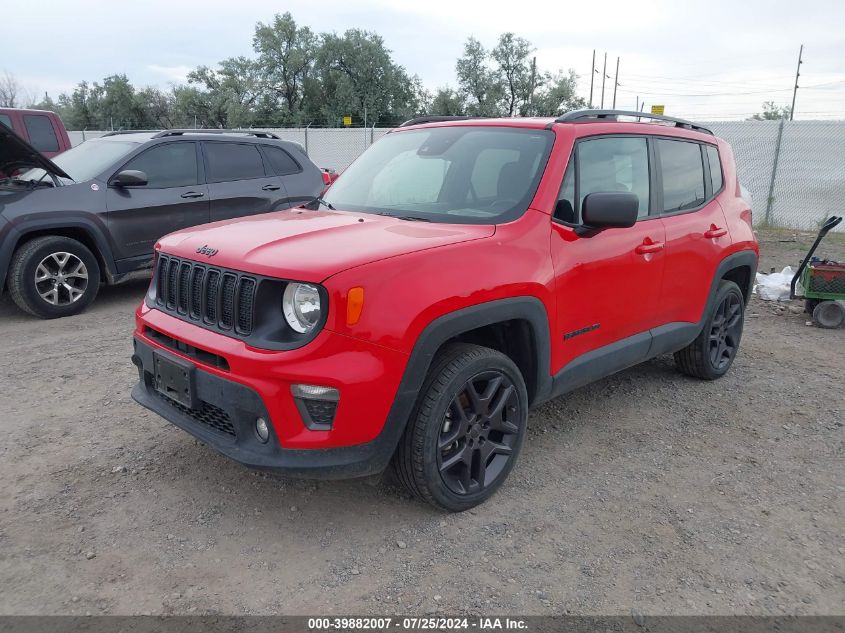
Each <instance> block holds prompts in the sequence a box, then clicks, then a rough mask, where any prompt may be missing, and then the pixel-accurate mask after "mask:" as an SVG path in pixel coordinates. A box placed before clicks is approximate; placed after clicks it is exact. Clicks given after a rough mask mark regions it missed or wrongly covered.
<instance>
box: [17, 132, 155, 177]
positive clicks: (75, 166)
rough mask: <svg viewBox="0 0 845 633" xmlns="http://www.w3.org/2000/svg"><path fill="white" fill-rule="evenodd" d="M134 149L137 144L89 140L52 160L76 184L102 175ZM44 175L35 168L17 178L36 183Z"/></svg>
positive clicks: (42, 171) (40, 170) (41, 170)
mask: <svg viewBox="0 0 845 633" xmlns="http://www.w3.org/2000/svg"><path fill="white" fill-rule="evenodd" d="M136 147H138V143H133V142H131V141H97V140H91V141H86V142H85V143H82V144H81V145H77V146H76V147H73V148H71V149H69V150H67V151H66V152H62V153H61V154H59V155H58V156H56V157H55V158H54V159H53V162H54V163H55V164H56V165H58V166H59V167H61V168H62V169H64V170H65V172H66V173H67V175H68V176H70V177H71V178H73V179H74V180H75V181H76V182H83V181H85V180H90V179H91V178H93V177H94V176H96V175H97V174H100V173H102V171H103V170H104V169H106V168H107V167H108V166H109V165H111V164H113V163H114V162H115V161H117V160H118V159H120V158H121V157H122V156H126V154H128V153H129V152H130V151H132V150H133V149H135V148H136ZM44 174H45V172H44V170H43V169H40V168H36V169H30V170H29V171H27V172H25V173H23V174H21V175H20V176H18V178H20V179H21V180H35V181H38V180H41V179H42V178H43V177H44ZM47 180H49V178H48V179H47Z"/></svg>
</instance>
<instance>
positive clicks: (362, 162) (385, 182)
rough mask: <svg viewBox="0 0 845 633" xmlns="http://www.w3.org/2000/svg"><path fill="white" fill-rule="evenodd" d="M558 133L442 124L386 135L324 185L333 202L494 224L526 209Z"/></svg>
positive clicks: (350, 208)
mask: <svg viewBox="0 0 845 633" xmlns="http://www.w3.org/2000/svg"><path fill="white" fill-rule="evenodd" d="M553 139H554V136H553V134H552V133H551V132H549V131H546V130H533V129H517V128H504V127H481V126H477V127H470V126H462V127H439V128H429V129H422V130H414V131H407V132H394V133H391V134H388V135H386V136H384V137H383V138H382V139H381V140H380V141H379V142H378V143H376V144H375V145H373V146H372V147H371V148H370V149H368V150H367V151H366V152H364V154H363V155H362V156H361V157H360V158H359V159H358V160H357V161H355V162H354V163H353V164H352V165H351V166H350V167H349V169H347V170H346V171H345V172H344V173H343V175H342V176H341V177H340V179H339V180H337V182H335V183H334V184H333V185H332V186H331V188H330V189H329V190H328V192H326V195H325V196H324V197H325V200H326V202H327V203H329V204H331V205H332V206H333V207H335V208H337V209H342V210H348V211H359V212H368V213H381V214H385V215H392V216H396V217H406V218H413V219H420V220H429V221H432V222H451V223H465V224H493V223H499V222H507V221H510V220H513V219H515V218H517V217H519V216H520V215H522V214H523V213H524V212H525V209H527V208H528V205H529V204H530V203H531V199H532V198H533V197H534V192H535V191H536V189H537V185H538V184H539V182H540V177H541V176H542V174H543V169H544V168H545V166H546V161H547V159H548V157H549V151H550V149H551V146H552V142H553Z"/></svg>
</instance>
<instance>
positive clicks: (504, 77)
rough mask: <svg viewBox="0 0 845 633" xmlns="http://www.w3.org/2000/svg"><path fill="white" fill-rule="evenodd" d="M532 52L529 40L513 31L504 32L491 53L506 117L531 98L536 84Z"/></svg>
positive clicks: (513, 113) (519, 108) (518, 109)
mask: <svg viewBox="0 0 845 633" xmlns="http://www.w3.org/2000/svg"><path fill="white" fill-rule="evenodd" d="M533 51H534V49H533V48H532V46H531V42H529V41H528V40H526V39H524V38H522V37H517V36H516V35H514V34H513V33H503V34H502V35H500V36H499V43H498V44H496V47H495V48H494V49H493V50H492V51H491V52H490V56H491V57H492V58H493V60H494V61H495V62H496V65H497V71H498V74H499V77H500V80H501V84H502V87H503V95H502V103H503V110H504V112H505V114H506V115H507V116H514V115H516V114H518V113H519V112H520V110H521V109H523V108H525V107H527V105H528V103H530V101H531V97H532V95H533V92H534V89H535V88H536V86H537V84H536V80H537V78H536V72H535V69H534V68H533V63H532V60H530V59H529V57H530V56H531V53H532V52H533Z"/></svg>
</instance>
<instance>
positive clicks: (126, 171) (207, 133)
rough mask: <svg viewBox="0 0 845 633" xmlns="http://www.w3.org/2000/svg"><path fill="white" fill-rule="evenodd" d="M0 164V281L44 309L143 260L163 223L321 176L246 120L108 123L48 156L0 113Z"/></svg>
mask: <svg viewBox="0 0 845 633" xmlns="http://www.w3.org/2000/svg"><path fill="white" fill-rule="evenodd" d="M3 174H6V175H7V176H6V177H4V178H3V179H2V180H0V291H2V290H3V289H4V288H5V289H8V291H9V293H10V294H11V296H12V299H13V300H14V301H15V303H16V304H17V305H18V306H19V307H20V308H21V309H23V310H25V311H26V312H29V313H30V314H33V315H35V316H38V317H41V318H56V317H62V316H68V315H71V314H76V313H78V312H80V311H81V310H83V309H84V308H85V307H86V306H87V305H89V304H90V303H91V302H92V301H93V300H94V297H95V296H96V294H97V289H98V287H99V285H100V283H101V282H104V283H107V284H113V283H115V282H117V281H119V280H120V279H121V278H122V277H123V276H125V275H126V274H128V273H131V272H133V271H136V270H139V269H144V268H148V267H150V266H151V264H152V258H153V246H154V245H155V243H156V241H157V240H158V239H159V238H160V237H162V236H163V235H165V234H167V233H171V232H172V231H176V230H178V229H182V228H185V227H189V226H194V225H197V224H205V223H207V222H214V221H217V220H227V219H230V218H237V217H242V216H247V215H254V214H258V213H265V212H268V211H276V210H281V209H287V208H290V207H294V206H299V205H301V204H303V203H305V202H309V201H312V200H314V199H315V198H316V197H318V196H319V195H320V194H321V192H322V191H323V189H324V188H325V186H326V180H325V178H324V175H323V173H322V172H321V170H320V169H319V168H318V167H316V166H315V165H314V164H313V163H312V162H311V161H310V160H309V159H308V157H307V156H306V154H305V151H304V149H303V148H302V146H300V145H299V144H297V143H292V142H288V141H283V140H280V139H279V137H278V136H276V135H275V134H272V133H270V132H263V131H252V130H166V131H161V132H157V131H142V132H134V131H132V132H111V133H109V134H107V135H106V136H103V137H101V138H98V139H94V140H89V141H86V142H85V143H82V144H81V145H78V146H76V147H74V148H73V149H70V150H68V151H66V152H64V153H63V154H60V155H58V156H56V157H55V159H54V160H53V161H50V160H49V159H47V158H45V157H44V156H43V155H41V154H39V153H38V152H37V151H36V150H35V149H34V148H32V147H31V146H30V145H29V144H28V143H26V141H24V140H22V139H21V138H20V137H18V136H16V135H15V134H14V133H13V132H12V131H11V130H10V129H9V128H8V127H6V126H5V125H3V124H2V123H0V175H3ZM10 174H11V176H9V175H10Z"/></svg>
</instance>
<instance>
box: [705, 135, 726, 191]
mask: <svg viewBox="0 0 845 633" xmlns="http://www.w3.org/2000/svg"><path fill="white" fill-rule="evenodd" d="M704 147H706V148H707V160H708V161H709V163H710V182H711V183H712V184H713V193H714V194H715V193H718V192H719V190H720V189H721V188H722V184H723V178H722V161H721V160H719V150H718V149H717V148H716V147H714V146H713V145H705V146H704Z"/></svg>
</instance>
